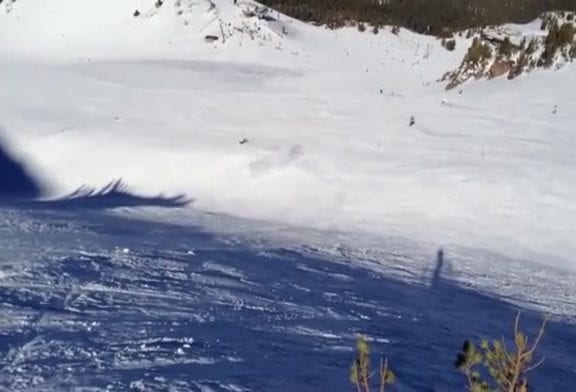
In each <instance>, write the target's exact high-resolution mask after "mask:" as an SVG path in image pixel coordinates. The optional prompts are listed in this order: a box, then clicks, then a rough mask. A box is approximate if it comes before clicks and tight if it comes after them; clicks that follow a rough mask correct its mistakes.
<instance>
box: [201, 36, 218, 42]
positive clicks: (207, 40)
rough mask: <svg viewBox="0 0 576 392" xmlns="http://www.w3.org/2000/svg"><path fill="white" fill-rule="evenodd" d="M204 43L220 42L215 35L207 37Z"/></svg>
mask: <svg viewBox="0 0 576 392" xmlns="http://www.w3.org/2000/svg"><path fill="white" fill-rule="evenodd" d="M204 41H206V42H216V41H218V37H217V36H215V35H207V36H205V37H204Z"/></svg>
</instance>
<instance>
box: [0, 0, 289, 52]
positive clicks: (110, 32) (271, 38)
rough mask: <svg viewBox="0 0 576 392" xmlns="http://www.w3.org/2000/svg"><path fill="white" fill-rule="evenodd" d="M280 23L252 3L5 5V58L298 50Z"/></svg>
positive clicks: (173, 0)
mask: <svg viewBox="0 0 576 392" xmlns="http://www.w3.org/2000/svg"><path fill="white" fill-rule="evenodd" d="M280 19H281V16H280V15H279V14H274V15H273V13H272V12H271V11H269V10H268V9H267V8H265V7H262V6H260V5H258V4H257V3H254V2H251V1H241V2H238V3H237V4H234V3H233V2H232V1H231V0H230V1H227V0H213V1H212V0H170V1H168V0H165V1H157V2H153V1H151V0H123V1H121V2H119V1H116V0H101V1H89V2H84V1H77V0H55V1H50V2H46V1H43V0H26V1H18V2H14V1H5V2H3V3H2V4H0V26H2V27H1V30H0V31H1V32H2V34H0V48H1V49H0V53H1V52H4V53H8V54H10V55H13V56H14V55H17V56H26V57H35V58H38V57H42V56H44V57H46V56H49V57H50V58H52V59H55V58H58V59H64V60H71V59H73V60H81V61H92V60H98V59H110V58H127V57H155V56H158V55H162V56H172V57H186V56H195V57H198V56H202V55H211V56H213V54H212V53H213V52H218V51H219V49H221V48H222V46H226V45H228V46H234V47H237V48H238V47H241V46H245V47H247V49H245V50H243V51H242V52H250V51H251V50H257V49H258V48H260V47H266V48H272V49H274V50H277V51H294V50H295V49H291V50H290V49H289V48H288V46H287V44H286V42H285V41H286V40H285V39H284V38H285V36H286V35H287V34H289V31H290V30H291V28H290V27H289V26H288V25H289V24H290V23H292V22H293V21H292V20H290V19H289V18H287V17H283V16H282V19H285V20H286V23H284V21H283V20H280ZM242 52H240V51H238V52H237V54H240V55H241V53H242Z"/></svg>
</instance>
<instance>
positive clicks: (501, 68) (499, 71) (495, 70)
mask: <svg viewBox="0 0 576 392" xmlns="http://www.w3.org/2000/svg"><path fill="white" fill-rule="evenodd" d="M513 67H514V61H495V62H494V63H493V64H492V66H491V67H490V70H489V71H488V77H489V78H497V77H499V76H502V75H504V74H506V73H508V72H510V70H511V69H512V68H513Z"/></svg>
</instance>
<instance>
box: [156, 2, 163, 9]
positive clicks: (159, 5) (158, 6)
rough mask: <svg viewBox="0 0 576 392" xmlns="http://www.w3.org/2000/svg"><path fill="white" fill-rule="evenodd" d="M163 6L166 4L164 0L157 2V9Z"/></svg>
mask: <svg viewBox="0 0 576 392" xmlns="http://www.w3.org/2000/svg"><path fill="white" fill-rule="evenodd" d="M162 4H164V1H163V0H156V8H160V7H162Z"/></svg>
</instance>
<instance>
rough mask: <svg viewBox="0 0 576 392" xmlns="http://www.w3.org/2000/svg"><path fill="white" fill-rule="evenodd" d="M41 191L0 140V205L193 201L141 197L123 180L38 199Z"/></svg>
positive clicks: (136, 204) (128, 204)
mask: <svg viewBox="0 0 576 392" xmlns="http://www.w3.org/2000/svg"><path fill="white" fill-rule="evenodd" d="M42 196H43V189H42V186H41V185H40V184H39V182H38V181H37V180H36V179H35V178H34V177H33V175H32V174H31V173H30V171H29V170H28V169H27V168H26V165H25V164H24V163H23V162H20V161H19V160H17V159H15V158H14V157H13V156H12V155H11V154H10V153H9V152H8V150H7V149H6V148H5V147H4V146H3V144H2V142H1V141H0V204H3V205H10V206H13V207H26V208H48V209H60V208H64V209H71V208H72V209H73V208H80V209H106V208H117V207H139V206H155V207H184V206H186V205H187V204H189V203H190V202H191V201H192V200H191V199H189V198H187V197H186V195H184V194H180V195H175V196H165V195H162V194H161V195H156V196H144V195H138V194H135V193H133V192H132V191H131V190H130V188H129V187H128V185H127V184H125V183H124V182H123V181H122V179H118V180H115V181H111V182H110V183H109V184H107V185H106V186H104V187H103V188H101V189H96V188H92V187H90V186H88V185H82V186H81V187H79V188H78V189H77V190H75V191H74V192H72V193H70V194H69V195H67V196H64V197H62V198H58V199H52V200H40V198H41V197H42Z"/></svg>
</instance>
